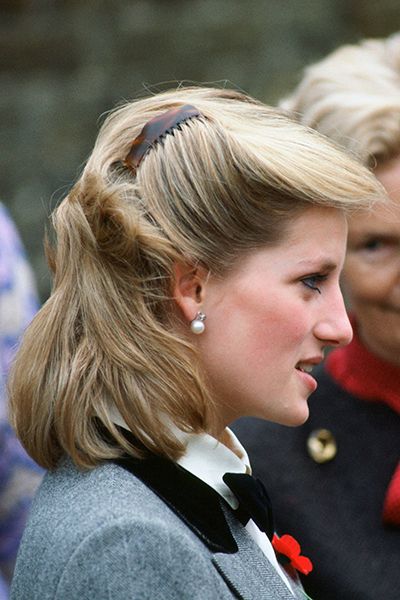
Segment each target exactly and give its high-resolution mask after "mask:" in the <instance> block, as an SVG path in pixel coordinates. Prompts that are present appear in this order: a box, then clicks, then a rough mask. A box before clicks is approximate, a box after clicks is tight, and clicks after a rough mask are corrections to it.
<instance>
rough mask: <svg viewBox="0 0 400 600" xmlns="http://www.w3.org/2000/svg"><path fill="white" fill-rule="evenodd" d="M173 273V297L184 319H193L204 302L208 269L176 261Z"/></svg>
mask: <svg viewBox="0 0 400 600" xmlns="http://www.w3.org/2000/svg"><path fill="white" fill-rule="evenodd" d="M174 275H175V283H174V289H173V295H174V299H175V301H176V303H177V305H178V306H179V308H180V310H181V312H182V314H183V316H184V318H185V320H186V321H187V322H190V321H193V319H194V318H195V316H196V314H197V313H198V312H199V311H200V309H201V306H202V304H203V302H204V298H205V287H206V283H207V279H208V275H209V274H208V271H206V269H204V268H203V267H194V266H193V265H187V264H182V263H176V264H175V266H174Z"/></svg>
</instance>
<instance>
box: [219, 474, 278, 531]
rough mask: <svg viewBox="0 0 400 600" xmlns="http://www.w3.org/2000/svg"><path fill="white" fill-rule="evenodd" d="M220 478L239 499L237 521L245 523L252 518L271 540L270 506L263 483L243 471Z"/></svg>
mask: <svg viewBox="0 0 400 600" xmlns="http://www.w3.org/2000/svg"><path fill="white" fill-rule="evenodd" d="M222 479H223V480H224V482H225V483H226V485H227V486H228V487H229V488H230V489H231V490H232V492H233V493H234V494H235V496H236V498H237V499H238V501H239V508H238V509H237V511H235V512H236V515H237V516H238V518H239V521H241V523H243V525H246V523H247V522H248V521H249V520H250V519H253V521H254V523H255V524H256V525H257V527H258V528H259V529H261V531H264V533H266V534H267V536H268V538H269V539H270V540H272V537H273V535H274V521H273V516H272V506H271V500H270V498H269V496H268V493H267V490H266V489H265V486H264V484H263V483H262V482H261V481H260V480H259V479H256V478H255V477H252V475H246V474H245V473H225V475H224V476H223V477H222Z"/></svg>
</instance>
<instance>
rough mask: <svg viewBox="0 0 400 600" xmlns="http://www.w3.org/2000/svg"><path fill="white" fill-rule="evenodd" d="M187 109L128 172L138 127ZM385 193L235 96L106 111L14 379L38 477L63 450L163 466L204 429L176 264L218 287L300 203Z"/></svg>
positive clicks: (206, 95)
mask: <svg viewBox="0 0 400 600" xmlns="http://www.w3.org/2000/svg"><path fill="white" fill-rule="evenodd" d="M188 103H189V104H191V105H194V106H195V107H196V108H197V109H198V111H200V113H201V116H200V117H196V118H192V119H190V120H188V121H186V122H185V123H183V124H182V125H181V126H179V127H178V128H176V129H175V130H173V132H172V133H169V134H168V135H166V136H165V137H164V138H163V139H162V140H160V141H159V143H156V144H155V145H154V147H152V148H151V149H150V151H149V152H148V153H147V155H146V156H145V158H144V159H143V161H142V163H141V165H140V166H139V168H138V170H137V172H136V173H135V174H134V173H133V172H131V171H130V170H129V169H128V168H125V167H124V166H123V165H122V163H121V161H122V162H123V159H124V157H126V155H127V153H128V151H129V149H130V146H131V144H132V141H133V140H134V139H135V138H136V136H137V135H138V134H139V133H140V131H141V129H142V128H143V126H144V125H145V124H146V122H148V121H149V120H150V119H152V118H153V117H155V116H156V115H160V114H162V113H163V112H164V111H167V110H169V109H171V108H175V107H178V106H180V105H183V104H188ZM381 194H382V191H381V188H380V187H379V184H378V183H377V182H376V181H375V178H374V177H372V175H370V174H369V172H368V171H367V170H366V169H364V168H363V167H360V165H359V164H357V163H356V162H353V161H352V160H351V159H350V158H348V157H347V156H346V155H345V154H344V153H342V151H340V150H338V149H337V148H336V147H335V146H334V145H332V144H331V143H330V142H328V141H327V140H325V139H323V138H322V137H321V136H319V134H317V133H316V132H314V131H312V130H308V129H306V128H304V127H302V126H301V125H299V124H297V123H295V122H294V121H291V120H289V119H288V118H286V117H285V116H283V115H281V114H280V113H279V112H278V111H277V110H274V109H272V108H269V107H267V106H265V105H263V104H261V103H259V102H257V101H255V100H253V99H251V98H250V97H248V96H246V95H244V94H241V93H238V92H235V91H230V90H225V89H222V90H221V89H213V88H197V87H192V88H187V89H179V90H174V91H169V92H165V93H161V94H158V95H155V96H153V97H150V98H146V99H140V100H138V101H134V102H131V103H128V104H126V105H124V106H122V107H119V108H118V109H117V110H115V111H114V112H112V113H111V114H110V115H109V116H108V118H107V119H106V121H105V123H104V125H103V126H102V128H101V130H100V133H99V136H98V139H97V141H96V144H95V146H94V149H93V152H92V154H91V156H90V158H89V160H88V161H87V164H86V167H85V168H84V170H83V173H82V175H81V177H80V179H79V180H78V182H77V183H76V184H75V185H74V187H73V188H72V190H71V192H70V193H69V194H68V196H67V197H66V198H65V199H64V200H63V201H62V202H61V204H60V205H59V206H58V208H57V209H56V210H55V212H54V214H53V225H54V230H55V237H56V241H55V243H54V247H53V248H52V249H51V251H50V252H49V261H50V265H51V268H52V270H53V273H54V284H53V290H52V294H51V296H50V298H49V300H48V301H47V302H46V303H45V305H44V306H43V308H42V309H41V310H40V311H39V313H38V314H37V316H36V317H35V319H34V320H33V322H32V324H31V325H30V327H29V328H28V330H27V332H26V334H25V337H24V339H23V342H22V345H21V347H20V350H19V352H18V356H17V359H16V362H15V365H14V368H13V372H12V377H11V382H10V398H11V400H10V402H11V418H12V422H13V424H14V426H15V428H16V430H17V432H18V435H19V437H20V439H21V440H22V443H23V444H24V446H25V448H26V449H27V451H28V452H29V454H30V455H31V456H32V457H33V458H34V459H35V460H36V461H37V462H38V463H39V464H41V465H43V466H44V467H47V468H53V467H55V465H56V464H57V462H58V460H59V459H60V457H61V456H63V455H65V454H66V455H69V456H70V457H72V459H73V461H74V462H75V463H76V464H77V465H78V466H80V467H92V466H94V465H96V464H97V463H99V462H100V461H102V460H105V459H112V458H115V457H117V456H119V455H120V454H121V452H123V451H124V452H128V453H130V454H131V455H134V456H141V455H142V454H141V448H142V447H143V446H144V447H145V448H147V449H148V450H150V451H152V452H155V453H158V454H161V455H164V456H167V457H169V458H172V459H175V458H177V457H178V456H179V455H180V454H181V453H182V452H183V446H182V443H181V442H180V441H179V440H178V439H177V437H176V436H175V434H174V431H173V428H171V422H172V423H173V424H174V425H176V426H177V427H178V428H180V429H183V430H185V431H193V432H199V431H204V430H205V431H210V432H213V431H214V430H215V427H216V423H217V421H216V412H215V409H214V404H213V400H212V398H211V395H210V393H209V390H208V388H207V385H206V382H205V375H204V373H202V372H201V369H200V367H199V360H198V357H197V354H196V349H195V345H194V344H193V343H192V339H191V333H190V329H189V327H187V330H188V331H187V333H185V332H184V330H183V329H182V322H181V321H180V322H179V311H178V310H177V308H176V303H175V301H174V299H173V297H172V289H173V284H174V277H173V273H174V265H176V263H179V262H181V263H185V264H189V265H202V266H203V267H204V268H206V269H207V270H209V271H210V272H211V273H212V274H213V275H214V276H217V277H223V276H224V274H226V273H227V272H228V271H229V270H230V269H231V268H232V267H233V266H234V265H235V264H236V262H237V260H238V259H239V258H240V257H242V256H243V255H244V254H245V253H247V252H250V251H251V250H253V249H255V248H258V247H261V246H263V245H265V244H277V243H279V242H281V241H282V240H283V239H284V234H285V229H286V227H287V225H288V223H289V222H290V221H291V220H292V219H293V218H295V217H296V215H297V214H299V212H300V211H303V210H304V209H306V208H307V207H310V206H312V205H318V206H326V207H337V208H338V209H343V210H348V209H352V208H357V207H361V206H367V205H369V204H370V203H371V202H373V201H374V200H375V199H376V198H377V197H378V196H380V195H381ZM182 331H183V332H182ZM205 335H206V334H205ZM112 411H114V412H115V411H118V412H119V413H120V415H121V416H122V417H123V419H124V420H125V422H126V424H127V425H128V426H129V428H130V430H131V431H132V432H133V434H134V436H135V437H136V439H137V440H138V444H134V443H133V442H132V443H130V442H128V441H127V440H126V439H125V437H124V436H123V435H122V434H121V433H120V431H119V430H118V428H117V427H116V426H115V424H114V422H113V421H114V419H113V418H112ZM99 423H100V424H101V427H99ZM104 431H106V432H107V435H106V436H105V435H104Z"/></svg>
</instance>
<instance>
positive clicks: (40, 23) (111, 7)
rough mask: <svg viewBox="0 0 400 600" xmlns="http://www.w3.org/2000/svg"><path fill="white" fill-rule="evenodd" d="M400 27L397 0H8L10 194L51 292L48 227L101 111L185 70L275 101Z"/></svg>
mask: <svg viewBox="0 0 400 600" xmlns="http://www.w3.org/2000/svg"><path fill="white" fill-rule="evenodd" d="M396 29H400V5H399V3H398V0H381V1H380V2H379V3H375V2H371V1H370V0H364V1H361V0H97V1H95V0H36V1H35V0H8V1H7V0H0V90H1V92H0V135H1V137H0V140H1V152H0V167H1V178H0V198H1V200H2V201H3V202H5V204H7V205H8V206H9V208H10V210H11V212H12V214H13V216H14V218H15V221H16V223H17V225H18V227H19V229H20V232H21V235H22V237H23V240H24V242H25V245H26V248H27V251H28V254H29V258H30V260H31V262H32V264H33V266H34V269H35V271H36V274H37V280H38V286H39V289H40V293H41V296H42V299H45V298H46V296H47V295H48V292H49V277H48V273H47V268H46V266H45V263H44V259H43V252H42V239H43V231H44V226H45V223H46V222H47V220H48V216H49V213H50V211H51V208H52V207H54V205H55V204H56V203H57V201H59V200H60V199H61V198H62V197H63V196H64V195H65V193H66V192H67V190H68V188H69V186H70V185H71V183H72V181H73V180H74V179H75V178H76V176H77V174H78V173H79V170H80V167H81V166H82V163H83V162H84V160H85V157H86V156H87V155H88V153H89V151H90V148H91V146H92V143H93V141H94V138H95V135H96V131H97V129H98V126H99V123H100V120H99V115H101V114H102V113H104V112H105V111H106V110H108V109H110V108H111V107H112V106H113V105H115V104H116V103H118V102H121V101H122V100H123V99H127V98H132V97H134V96H135V95H137V94H143V93H145V92H146V90H147V89H148V88H151V89H152V90H154V89H157V84H162V87H165V82H171V85H174V84H175V82H176V81H182V80H184V81H187V80H190V81H195V82H216V81H218V82H221V81H227V82H228V85H235V86H238V87H240V88H242V89H244V90H246V91H248V92H250V93H251V94H253V95H254V96H256V97H258V98H260V99H263V100H266V101H268V102H269V103H275V102H276V101H277V99H278V98H280V97H281V96H282V95H284V94H286V93H287V92H288V91H289V90H290V89H291V88H292V87H293V85H294V84H295V83H296V82H297V81H298V80H299V79H300V77H301V70H302V68H303V67H304V66H305V65H306V64H308V63H310V62H312V61H314V60H316V59H318V58H320V57H322V56H324V55H325V54H326V53H328V52H329V51H330V50H332V49H333V48H335V47H336V46H338V45H340V44H342V43H345V42H355V41H357V40H358V39H360V38H362V37H365V36H385V35H388V34H389V33H392V32H393V31H395V30H396Z"/></svg>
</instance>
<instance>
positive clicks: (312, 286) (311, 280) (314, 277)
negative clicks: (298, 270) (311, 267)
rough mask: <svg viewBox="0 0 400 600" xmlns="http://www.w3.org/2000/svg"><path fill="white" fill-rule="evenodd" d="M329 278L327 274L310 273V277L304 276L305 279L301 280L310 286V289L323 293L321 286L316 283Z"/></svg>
mask: <svg viewBox="0 0 400 600" xmlns="http://www.w3.org/2000/svg"><path fill="white" fill-rule="evenodd" d="M326 279H327V275H309V276H308V277H304V279H302V280H301V282H302V283H303V284H304V285H305V286H306V287H308V288H309V289H310V290H313V291H314V292H318V294H321V293H322V292H321V290H320V288H319V287H318V286H317V285H316V283H318V282H323V281H325V280H326Z"/></svg>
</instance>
